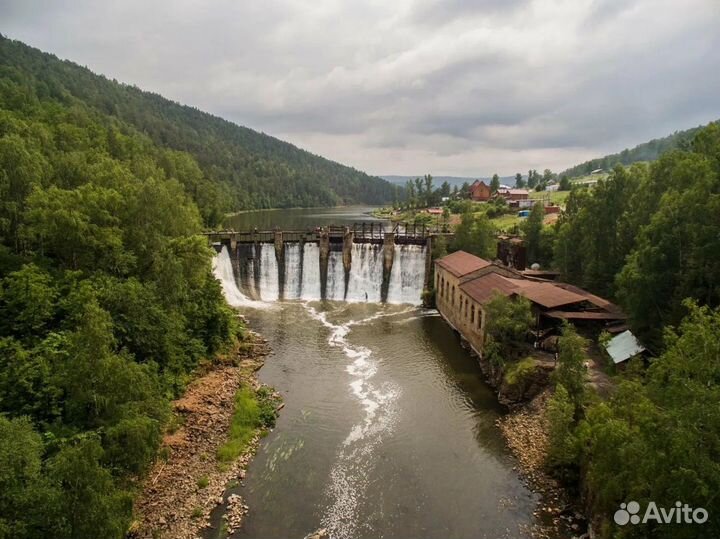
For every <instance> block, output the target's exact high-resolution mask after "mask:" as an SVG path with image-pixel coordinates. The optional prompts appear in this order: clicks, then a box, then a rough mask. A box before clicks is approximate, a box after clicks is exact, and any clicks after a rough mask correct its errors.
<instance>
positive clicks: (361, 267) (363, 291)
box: [218, 242, 425, 305]
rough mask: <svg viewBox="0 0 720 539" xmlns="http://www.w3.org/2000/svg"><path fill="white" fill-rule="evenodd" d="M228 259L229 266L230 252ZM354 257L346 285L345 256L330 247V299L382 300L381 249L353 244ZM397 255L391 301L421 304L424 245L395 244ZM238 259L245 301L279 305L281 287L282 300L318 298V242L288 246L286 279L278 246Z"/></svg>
mask: <svg viewBox="0 0 720 539" xmlns="http://www.w3.org/2000/svg"><path fill="white" fill-rule="evenodd" d="M333 247H337V246H333ZM224 256H225V257H227V259H228V263H229V260H230V259H229V256H228V254H227V252H226V251H225V255H224ZM351 256H352V263H351V266H350V274H349V276H348V279H347V284H346V276H345V268H344V266H343V253H342V251H340V250H335V249H333V248H331V250H330V252H329V254H328V271H327V282H326V287H325V297H326V299H328V300H332V301H349V302H364V301H368V302H374V303H378V302H380V301H382V298H381V290H382V282H383V258H384V257H383V246H382V245H372V244H366V243H355V244H353V246H352V251H351ZM393 256H394V259H393V267H392V271H391V272H390V279H389V286H388V297H387V303H409V304H412V305H419V304H420V303H421V300H422V298H421V294H422V288H423V283H424V282H425V247H424V246H416V245H402V246H400V245H395V246H394V252H393ZM238 257H239V259H238V261H237V262H238V268H239V277H240V278H239V280H237V281H236V282H237V283H239V287H240V289H238V284H236V285H235V289H236V290H237V293H238V294H241V295H243V297H244V298H245V300H246V301H251V300H249V299H248V298H247V297H245V296H249V297H253V298H259V299H260V300H262V301H277V300H278V299H280V298H279V291H280V288H281V287H280V284H281V283H282V284H283V287H282V288H283V298H282V299H284V300H297V299H302V300H305V301H315V300H319V299H320V291H321V286H320V284H321V283H320V248H319V246H318V244H317V243H314V242H307V243H303V244H300V243H293V242H287V243H285V250H284V261H285V265H284V266H285V269H284V273H283V275H282V276H280V275H279V273H280V271H282V269H281V268H278V263H277V259H276V256H275V246H274V245H273V244H272V243H262V244H258V245H257V248H253V247H252V246H247V247H244V248H243V249H238ZM218 258H219V257H218ZM230 271H231V273H230V274H229V275H232V266H230ZM281 279H282V280H281ZM241 290H242V292H241ZM226 294H227V292H226Z"/></svg>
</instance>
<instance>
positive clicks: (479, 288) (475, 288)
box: [460, 273, 517, 303]
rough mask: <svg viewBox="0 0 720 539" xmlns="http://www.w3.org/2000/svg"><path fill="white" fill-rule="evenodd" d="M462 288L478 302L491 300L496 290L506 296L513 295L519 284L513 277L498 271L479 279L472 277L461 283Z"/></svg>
mask: <svg viewBox="0 0 720 539" xmlns="http://www.w3.org/2000/svg"><path fill="white" fill-rule="evenodd" d="M460 290H462V291H463V292H465V293H466V294H467V295H468V296H470V297H471V298H472V299H474V300H475V301H477V302H478V303H485V302H487V301H489V300H490V299H491V298H492V297H493V294H494V293H495V292H498V293H500V294H503V295H504V296H511V295H513V294H515V293H516V291H517V286H516V285H514V284H513V283H512V280H511V279H508V278H506V277H503V276H502V275H499V274H497V273H488V274H487V275H483V276H482V277H478V278H477V279H472V280H471V281H468V282H466V283H463V284H461V285H460Z"/></svg>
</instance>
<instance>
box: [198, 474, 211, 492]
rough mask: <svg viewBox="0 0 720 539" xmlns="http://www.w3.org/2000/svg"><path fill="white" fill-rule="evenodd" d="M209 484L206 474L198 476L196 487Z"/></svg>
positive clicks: (205, 486)
mask: <svg viewBox="0 0 720 539" xmlns="http://www.w3.org/2000/svg"><path fill="white" fill-rule="evenodd" d="M209 484H210V479H208V477H207V476H206V475H203V476H202V477H199V478H198V480H197V487H198V488H201V489H202V488H207V487H208V485H209Z"/></svg>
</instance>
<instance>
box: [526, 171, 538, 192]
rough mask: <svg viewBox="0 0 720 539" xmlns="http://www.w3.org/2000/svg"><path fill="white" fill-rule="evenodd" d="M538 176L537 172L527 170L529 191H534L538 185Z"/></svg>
mask: <svg viewBox="0 0 720 539" xmlns="http://www.w3.org/2000/svg"><path fill="white" fill-rule="evenodd" d="M538 180H539V176H538V171H537V170H528V180H527V186H528V188H529V189H535V187H536V186H537V184H538Z"/></svg>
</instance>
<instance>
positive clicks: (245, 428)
mask: <svg viewBox="0 0 720 539" xmlns="http://www.w3.org/2000/svg"><path fill="white" fill-rule="evenodd" d="M261 426H262V423H261V421H260V404H259V403H258V401H257V399H256V398H255V394H254V393H253V391H252V390H251V389H250V388H247V387H242V388H240V389H239V390H238V391H237V393H235V411H234V412H233V416H232V420H231V423H230V434H229V436H228V440H227V442H225V443H224V444H223V445H221V446H220V447H219V448H218V451H217V457H218V460H219V461H220V462H232V461H233V460H235V459H236V458H238V457H239V456H240V455H241V454H242V453H243V451H245V448H247V446H248V444H249V443H250V440H252V437H253V435H254V434H255V430H256V429H258V428H259V427H261Z"/></svg>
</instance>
